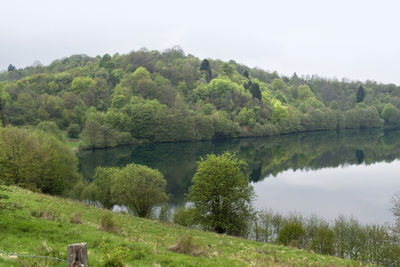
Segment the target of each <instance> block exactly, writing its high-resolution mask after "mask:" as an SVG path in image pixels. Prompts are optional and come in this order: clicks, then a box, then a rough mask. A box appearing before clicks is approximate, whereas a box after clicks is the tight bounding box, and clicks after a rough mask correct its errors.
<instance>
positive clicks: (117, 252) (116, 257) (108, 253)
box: [100, 242, 130, 267]
mask: <svg viewBox="0 0 400 267" xmlns="http://www.w3.org/2000/svg"><path fill="white" fill-rule="evenodd" d="M100 248H101V250H102V252H103V253H102V254H103V258H102V261H103V263H102V266H105V267H123V266H125V260H126V258H128V256H129V252H130V251H129V249H128V248H127V247H116V248H110V247H109V246H108V245H107V244H106V243H104V242H102V243H101V244H100Z"/></svg>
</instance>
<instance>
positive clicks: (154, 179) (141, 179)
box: [111, 164, 168, 217]
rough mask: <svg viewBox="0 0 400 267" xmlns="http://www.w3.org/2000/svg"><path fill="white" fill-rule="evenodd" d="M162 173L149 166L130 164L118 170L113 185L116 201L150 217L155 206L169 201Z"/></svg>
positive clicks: (142, 215)
mask: <svg viewBox="0 0 400 267" xmlns="http://www.w3.org/2000/svg"><path fill="white" fill-rule="evenodd" d="M166 184H167V182H166V181H165V179H164V177H163V176H162V174H161V173H160V172H159V171H157V170H153V169H150V168H149V167H146V166H143V165H138V164H129V165H127V166H126V167H124V168H123V169H120V170H118V171H117V172H116V173H115V175H114V177H113V183H112V186H111V195H112V199H113V201H114V202H115V203H117V204H120V205H124V206H126V207H128V208H129V209H130V210H131V211H133V212H134V213H135V214H136V215H137V216H139V217H149V216H150V214H151V212H152V210H153V208H154V206H156V205H158V204H162V203H163V202H165V201H167V199H168V197H167V195H166V193H165V186H166Z"/></svg>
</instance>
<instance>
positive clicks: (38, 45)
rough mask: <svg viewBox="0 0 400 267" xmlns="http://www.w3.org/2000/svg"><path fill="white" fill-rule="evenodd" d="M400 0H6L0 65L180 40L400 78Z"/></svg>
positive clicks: (292, 63) (313, 70)
mask: <svg viewBox="0 0 400 267" xmlns="http://www.w3.org/2000/svg"><path fill="white" fill-rule="evenodd" d="M398 2H399V1H388V0H381V1H378V0H375V1H370V0H334V1H327V0H326V1H323V0H297V1H295V0H292V1H289V0H284V1H282V0H280V1H278V0H275V1H261V0H260V1H256V0H247V1H243V0H241V1H235V0H230V1H228V0H221V1H218V0H213V1H209V0H201V1H189V0H181V1H180V0H168V1H162V0H160V1H154V0H142V1H122V0H112V1H102V0H79V1H76V0H65V1H64V0H51V1H45V0H35V1H31V0H25V1H22V0H12V1H2V2H1V6H0V70H1V69H6V68H7V66H8V64H10V63H12V64H14V65H16V66H17V67H24V66H27V65H31V64H32V63H33V62H34V61H35V60H39V61H40V62H42V63H43V64H49V63H50V62H51V61H53V60H54V59H57V58H61V57H66V56H70V55H72V54H87V55H90V56H95V55H103V54H105V53H109V54H113V53H115V52H119V53H127V52H129V51H131V50H137V49H139V48H142V47H147V48H148V49H156V50H164V49H166V48H170V47H172V46H174V45H179V46H181V47H182V48H183V50H184V51H185V52H186V53H190V54H193V55H195V56H197V57H199V58H204V57H209V58H213V59H222V60H230V59H233V60H235V61H237V62H239V63H243V64H245V65H248V66H250V67H254V66H258V67H261V68H263V69H266V70H270V71H272V70H276V71H278V72H279V73H281V74H287V75H291V74H292V73H293V72H297V74H299V75H302V74H319V75H321V76H324V77H330V78H333V77H336V78H338V79H341V78H343V77H347V78H350V79H353V80H367V79H370V80H376V81H379V82H384V83H389V82H393V83H397V84H400V64H399V63H400V34H399V26H400V16H399V15H398V12H399V10H400V2H399V3H398Z"/></svg>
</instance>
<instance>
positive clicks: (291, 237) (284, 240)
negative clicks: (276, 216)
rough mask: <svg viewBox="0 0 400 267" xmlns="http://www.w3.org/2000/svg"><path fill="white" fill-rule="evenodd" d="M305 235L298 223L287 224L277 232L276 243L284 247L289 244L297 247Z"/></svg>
mask: <svg viewBox="0 0 400 267" xmlns="http://www.w3.org/2000/svg"><path fill="white" fill-rule="evenodd" d="M305 234H306V232H305V231H304V228H303V226H302V225H301V224H300V223H298V222H292V223H288V224H286V225H284V226H283V227H282V229H281V230H280V231H279V235H278V242H279V243H281V244H283V245H285V246H288V245H289V244H290V245H291V246H296V247H299V246H300V245H301V241H302V240H301V239H302V238H303V237H304V236H305Z"/></svg>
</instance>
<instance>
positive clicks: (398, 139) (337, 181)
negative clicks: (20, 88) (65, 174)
mask: <svg viewBox="0 0 400 267" xmlns="http://www.w3.org/2000/svg"><path fill="white" fill-rule="evenodd" d="M224 151H231V152H235V153H236V154H237V155H238V157H239V158H241V159H243V160H245V161H246V162H247V164H248V166H249V171H248V172H249V173H248V174H249V176H250V180H251V183H252V184H253V186H254V189H255V191H256V194H257V199H256V201H255V203H254V206H255V207H256V209H258V210H269V209H272V210H273V211H277V212H280V213H283V214H288V213H290V212H296V211H297V212H300V213H301V214H303V215H306V216H307V215H311V214H316V215H318V216H319V217H324V218H326V219H329V220H331V219H334V218H336V217H337V216H339V215H340V214H343V215H347V216H354V217H355V218H357V219H359V220H360V221H361V222H364V223H384V222H386V221H391V220H392V219H393V218H392V215H391V212H390V207H391V202H390V200H391V198H392V196H393V195H394V194H395V193H396V192H400V175H399V174H400V160H399V159H400V131H390V132H383V131H382V130H380V129H373V130H347V131H340V132H335V131H331V132H309V133H298V134H290V135H282V136H274V137H263V138H243V139H229V140H214V141H202V142H187V143H162V144H148V145H140V146H138V145H134V146H122V147H116V148H110V149H99V150H94V151H91V150H85V151H81V152H79V154H78V157H79V165H80V171H81V172H82V174H83V175H84V176H85V177H86V178H87V179H89V180H90V179H91V177H92V175H93V172H94V169H95V168H96V167H97V166H125V165H127V164H129V163H138V164H143V165H147V166H149V167H151V168H154V169H158V170H159V171H161V172H162V173H163V174H164V176H165V178H166V180H167V192H168V194H170V201H169V204H170V205H171V206H172V207H177V206H181V205H183V204H184V203H185V193H187V191H188V188H189V186H190V184H191V178H192V176H193V174H194V173H195V171H196V161H198V160H199V159H200V157H204V156H205V155H207V154H210V153H215V154H220V153H223V152H224Z"/></svg>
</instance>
